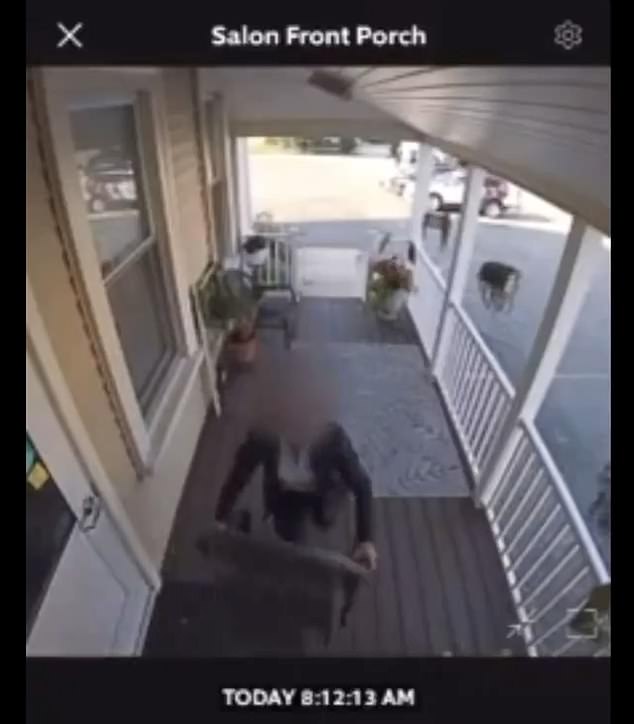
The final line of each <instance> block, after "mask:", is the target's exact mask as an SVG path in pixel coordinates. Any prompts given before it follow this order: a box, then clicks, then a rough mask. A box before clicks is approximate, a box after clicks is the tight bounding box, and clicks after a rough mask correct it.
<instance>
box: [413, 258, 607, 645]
mask: <svg viewBox="0 0 634 724" xmlns="http://www.w3.org/2000/svg"><path fill="white" fill-rule="evenodd" d="M415 278H416V284H417V286H418V292H417V293H416V294H413V295H412V298H411V299H410V305H409V308H410V313H411V316H412V319H413V321H414V324H415V326H416V328H417V330H418V334H419V336H420V338H421V341H422V344H423V347H424V349H425V351H426V353H427V355H428V357H431V354H432V350H433V349H434V346H435V340H436V335H437V326H438V321H439V318H440V310H441V308H442V304H443V299H444V295H445V286H446V285H445V283H444V281H443V279H442V277H441V276H440V273H439V272H438V270H437V269H436V268H435V267H434V265H433V262H431V260H430V259H429V257H428V256H427V255H426V254H425V253H424V252H421V250H420V249H419V250H418V260H417V264H416V270H415ZM445 335H446V336H445ZM443 336H445V339H446V340H447V344H446V345H444V353H443V356H442V359H440V360H439V363H438V369H437V372H436V379H437V382H438V386H439V389H440V392H441V394H442V397H443V399H444V402H445V405H446V407H447V410H448V412H449V417H450V419H451V422H452V425H453V428H454V430H455V432H456V434H457V437H458V439H459V440H460V444H461V446H462V449H463V452H464V454H465V457H466V459H467V461H468V463H469V465H470V468H471V473H472V475H473V478H474V481H475V482H476V483H478V481H479V479H480V477H481V474H482V471H483V470H484V469H485V468H486V467H487V463H488V462H489V460H488V458H489V457H490V455H491V454H492V451H493V450H494V449H495V446H496V445H495V443H496V442H497V441H498V437H499V435H500V433H501V430H502V428H503V426H504V424H505V422H506V418H507V415H508V413H509V411H510V409H511V403H512V401H513V398H514V396H515V390H514V388H513V385H512V384H511V382H510V381H509V379H508V377H507V376H506V374H505V373H504V370H503V369H502V368H501V367H500V365H499V363H498V362H497V360H496V359H495V357H494V356H493V354H492V352H491V351H490V350H489V348H488V347H487V345H486V343H485V342H484V340H483V339H482V336H481V335H480V333H479V332H478V330H477V329H476V328H475V326H474V324H473V322H472V321H471V319H470V318H469V317H468V316H467V315H466V313H465V312H464V310H463V309H462V308H461V307H460V306H459V305H456V304H454V303H449V306H448V309H447V315H446V317H445V328H444V330H443ZM515 433H516V434H514V435H513V436H512V438H511V439H512V442H511V443H510V444H512V445H513V450H512V454H511V455H510V459H509V462H508V464H507V466H506V469H505V470H504V471H503V473H502V475H501V476H500V477H499V482H498V484H497V486H496V488H495V490H494V491H489V494H488V495H487V496H486V497H485V499H484V501H483V505H484V509H485V512H486V515H487V518H488V520H489V523H490V525H491V529H492V532H493V536H494V539H495V543H496V545H497V547H498V551H499V553H500V557H501V560H502V565H503V567H504V572H505V574H506V577H507V581H508V583H509V587H510V590H511V595H512V597H513V602H514V604H515V607H516V610H517V614H518V619H519V622H520V624H521V629H522V633H523V635H524V639H525V641H526V644H527V646H528V650H529V653H530V654H531V655H533V656H561V655H570V656H579V655H604V654H609V651H610V649H609V643H608V644H607V645H606V644H605V643H603V642H599V641H590V640H588V639H581V638H572V637H571V633H570V630H569V628H568V623H569V621H570V619H571V618H572V616H573V615H574V614H573V611H574V610H575V609H579V608H580V607H581V606H582V605H583V604H584V603H585V601H586V600H587V597H588V594H589V593H590V591H591V590H592V588H593V587H594V586H596V585H597V584H600V583H606V582H608V581H609V580H610V575H609V572H608V571H607V569H606V566H605V564H604V563H603V560H602V557H601V555H600V553H599V552H598V550H597V548H596V545H595V543H594V541H593V539H592V536H591V535H590V533H589V531H588V528H587V526H586V524H585V522H584V520H583V518H582V517H581V515H580V513H579V510H578V509H577V506H576V503H575V502H574V500H573V498H572V496H571V494H570V491H569V489H568V486H567V485H566V482H565V481H564V479H563V477H562V475H561V473H560V472H559V470H558V468H557V466H556V464H555V462H554V461H553V459H552V457H551V455H550V453H549V452H548V449H547V448H546V445H545V444H544V442H543V440H542V438H541V436H540V435H539V433H538V432H537V430H536V429H535V427H534V425H533V424H532V423H530V424H529V423H525V422H522V423H520V424H519V425H518V428H517V429H516V431H515Z"/></svg>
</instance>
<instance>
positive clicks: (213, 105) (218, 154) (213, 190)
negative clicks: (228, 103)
mask: <svg viewBox="0 0 634 724" xmlns="http://www.w3.org/2000/svg"><path fill="white" fill-rule="evenodd" d="M198 109H199V114H200V118H201V123H200V133H201V148H202V152H203V157H204V164H203V168H204V173H205V194H206V201H207V204H208V205H209V216H210V220H211V221H210V226H211V228H210V233H211V235H212V237H213V238H214V241H215V247H216V248H215V258H216V259H222V258H225V257H227V256H232V255H233V254H235V253H236V251H237V245H238V239H237V229H236V227H235V223H234V215H233V203H234V201H233V197H232V195H231V193H232V183H233V180H232V177H231V166H230V163H231V162H230V158H229V153H230V143H231V142H230V139H229V132H228V124H227V118H226V110H225V102H224V98H223V96H222V94H221V93H218V92H211V93H210V92H205V88H204V80H202V79H201V78H200V77H199V80H198Z"/></svg>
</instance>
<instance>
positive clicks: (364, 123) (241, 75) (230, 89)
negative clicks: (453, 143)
mask: <svg viewBox="0 0 634 724" xmlns="http://www.w3.org/2000/svg"><path fill="white" fill-rule="evenodd" d="M314 70H315V69H314V68H303V67H297V68H263V67H253V68H209V69H203V70H202V71H201V82H202V87H203V89H204V91H205V92H206V93H207V95H210V94H212V93H214V92H219V93H222V94H223V96H224V98H225V101H226V105H227V112H228V114H229V120H230V123H231V129H232V131H233V132H234V133H235V134H236V135H243V136H249V135H251V136H266V135H274V136H283V135H296V136H301V135H305V136H310V135H318V136H321V135H336V136H342V135H352V136H359V137H366V138H367V137H377V138H382V139H385V140H392V139H393V140H402V139H405V138H412V139H415V138H416V133H415V132H414V131H412V130H411V129H408V128H407V127H406V126H404V125H403V124H402V123H401V122H400V121H398V120H397V119H395V118H394V116H393V115H392V114H390V113H387V112H385V111H383V110H382V109H380V108H376V107H375V106H374V105H369V104H367V103H365V102H364V101H357V100H354V99H353V100H350V101H346V100H340V99H339V98H336V97H334V96H332V95H330V94H328V93H325V92H324V91H322V90H319V89H318V88H315V87H314V86H311V85H309V83H308V79H309V77H310V76H311V74H312V73H313V71H314Z"/></svg>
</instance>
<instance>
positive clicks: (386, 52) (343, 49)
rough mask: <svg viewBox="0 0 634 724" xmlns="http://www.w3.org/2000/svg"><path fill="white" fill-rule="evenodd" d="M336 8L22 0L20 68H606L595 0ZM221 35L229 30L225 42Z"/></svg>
mask: <svg viewBox="0 0 634 724" xmlns="http://www.w3.org/2000/svg"><path fill="white" fill-rule="evenodd" d="M340 4H341V5H342V8H341V11H340V14H339V15H338V16H332V15H331V16H330V17H328V16H327V15H326V14H325V13H324V10H323V6H321V4H318V5H320V7H321V13H320V14H319V13H317V8H316V7H315V6H314V5H312V6H310V7H309V8H306V7H304V6H305V5H306V4H302V6H301V7H298V8H293V11H292V13H289V12H288V10H287V11H286V12H282V11H280V10H279V8H276V7H275V6H273V4H272V3H270V2H269V3H257V4H256V3H252V4H251V5H252V6H251V7H249V8H248V9H244V10H242V9H241V8H240V5H239V2H236V1H235V0H232V2H231V3H222V4H218V3H211V2H200V3H197V4H196V5H195V6H193V7H191V8H190V7H188V4H187V2H186V1H184V0H175V1H174V2H169V0H168V1H167V2H163V3H158V2H155V3H153V4H152V5H151V6H149V7H147V8H144V7H143V6H142V5H141V4H140V3H138V2H136V0H135V1H134V2H128V3H127V4H126V3H117V2H115V1H114V0H108V2H106V3H103V4H97V3H88V2H82V3H70V2H68V1H67V0H56V2H54V3H51V2H45V1H44V0H30V1H29V2H28V3H27V64H32V65H39V64H49V65H102V64H105V65H136V64H142V65H181V64H182V65H199V66H205V65H259V64H269V65H270V64H288V65H312V64H314V65H324V64H326V65H337V64H342V65H346V64H349V65H355V64H363V65H365V64H371V65H384V64H407V65H435V64H438V65H478V64H481V65H515V64H517V65H608V64H609V63H610V18H609V6H608V5H607V3H603V2H598V1H597V0H587V2H586V1H585V0H574V1H573V2H571V0H550V2H548V3H545V4H544V5H545V7H536V5H537V3H535V0H505V2H502V1H501V0H480V2H476V1H474V0H436V2H434V3H421V2H417V3H412V4H411V5H409V6H408V7H406V8H403V7H402V6H400V5H398V3H397V4H394V2H393V1H390V2H384V3H380V4H379V3H377V4H376V5H380V7H378V8H376V7H370V6H369V4H368V5H367V6H363V5H361V6H360V5H359V4H357V3H354V4H352V3H351V4H350V6H351V7H350V8H348V6H347V5H344V3H340ZM297 5H298V6H300V4H299V3H298V4H297ZM73 6H74V7H73ZM352 6H353V7H352ZM309 10H310V11H311V13H310V14H309V12H308V11H309ZM352 11H354V12H352ZM566 21H568V22H566ZM212 28H216V30H215V32H214V33H213V34H212ZM557 28H558V30H557ZM229 30H234V31H236V33H237V34H236V35H233V36H232V37H231V38H229V33H228V31H229ZM311 31H312V32H311ZM319 31H321V32H319ZM323 31H329V32H328V33H324V32H323ZM390 31H391V32H390ZM229 40H231V41H235V42H237V43H239V44H236V45H233V44H229ZM225 41H226V42H225Z"/></svg>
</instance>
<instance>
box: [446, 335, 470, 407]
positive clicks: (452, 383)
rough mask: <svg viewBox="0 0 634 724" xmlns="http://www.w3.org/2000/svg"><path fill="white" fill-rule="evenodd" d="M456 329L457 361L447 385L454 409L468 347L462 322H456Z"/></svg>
mask: <svg viewBox="0 0 634 724" xmlns="http://www.w3.org/2000/svg"><path fill="white" fill-rule="evenodd" d="M456 330H457V333H458V340H457V343H456V348H455V360H456V362H455V365H454V371H453V374H452V376H451V379H450V380H449V384H448V385H447V388H448V390H449V398H450V400H451V405H452V407H453V408H454V410H455V409H456V386H457V384H458V380H459V378H460V375H461V374H462V372H463V358H464V354H465V350H466V347H467V335H466V332H465V330H464V329H463V327H461V326H460V324H456ZM446 356H447V355H446Z"/></svg>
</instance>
